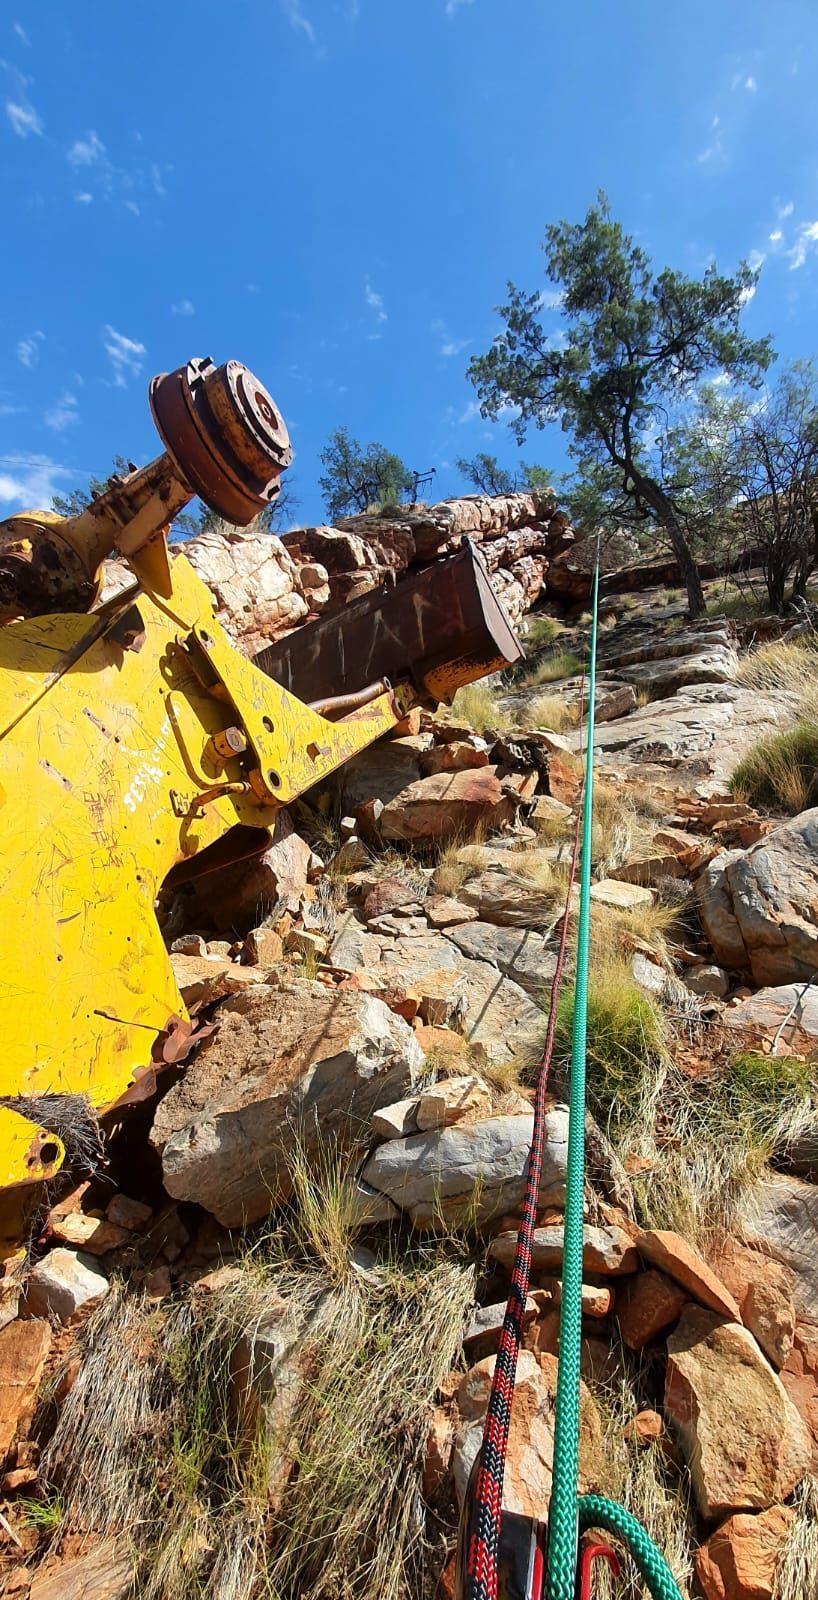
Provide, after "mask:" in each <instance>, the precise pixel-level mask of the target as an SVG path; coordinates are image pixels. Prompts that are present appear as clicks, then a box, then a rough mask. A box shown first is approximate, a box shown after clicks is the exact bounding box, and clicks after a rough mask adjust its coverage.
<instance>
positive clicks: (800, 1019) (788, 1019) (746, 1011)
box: [723, 983, 818, 1055]
mask: <svg viewBox="0 0 818 1600" xmlns="http://www.w3.org/2000/svg"><path fill="white" fill-rule="evenodd" d="M723 1021H724V1024H725V1027H728V1028H735V1029H737V1030H738V1031H739V1032H740V1033H746V1034H747V1035H748V1036H749V1037H750V1039H751V1041H755V1042H756V1043H758V1042H759V1041H760V1040H770V1041H771V1040H773V1039H774V1038H775V1037H776V1035H778V1036H779V1038H780V1039H782V1040H783V1046H782V1045H779V1051H781V1050H782V1049H783V1050H789V1051H792V1052H793V1053H797V1054H799V1055H807V1054H809V1052H810V1051H812V1050H814V1049H815V1045H816V1041H817V1040H818V989H816V988H813V987H812V986H810V985H808V984H806V983H781V984H777V985H776V986H775V987H774V988H770V989H758V990H757V991H756V993H755V994H752V995H750V996H749V998H748V999H747V1000H741V1001H740V1002H739V1004H738V1005H735V1006H730V1008H729V1010H728V1011H725V1013H724V1017H723Z"/></svg>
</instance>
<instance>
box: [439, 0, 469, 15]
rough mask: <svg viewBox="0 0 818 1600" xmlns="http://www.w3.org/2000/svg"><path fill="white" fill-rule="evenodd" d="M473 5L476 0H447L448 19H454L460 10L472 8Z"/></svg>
mask: <svg viewBox="0 0 818 1600" xmlns="http://www.w3.org/2000/svg"><path fill="white" fill-rule="evenodd" d="M473 4H474V0H446V15H447V17H453V16H455V14H456V13H457V12H458V11H459V10H460V7H461V6H470V5H473Z"/></svg>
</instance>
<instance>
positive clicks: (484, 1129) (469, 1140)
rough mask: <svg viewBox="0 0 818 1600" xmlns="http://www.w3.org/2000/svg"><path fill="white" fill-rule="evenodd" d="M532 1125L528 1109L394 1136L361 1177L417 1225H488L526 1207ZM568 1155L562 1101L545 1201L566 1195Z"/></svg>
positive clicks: (550, 1131) (548, 1152)
mask: <svg viewBox="0 0 818 1600" xmlns="http://www.w3.org/2000/svg"><path fill="white" fill-rule="evenodd" d="M533 1127H534V1117H533V1115H532V1114H530V1113H525V1112H523V1113H521V1114H520V1115H518V1116H500V1117H490V1118H485V1119H483V1120H482V1121H479V1122H472V1123H469V1124H468V1125H466V1126H462V1125H460V1126H458V1125H457V1124H455V1125H454V1126H453V1127H449V1128H441V1129H437V1130H435V1131H434V1132H430V1133H417V1134H410V1135H409V1136H408V1137H407V1138H405V1139H389V1140H387V1142H386V1143H385V1144H382V1145H380V1146H379V1147H378V1149H377V1150H375V1151H374V1152H373V1153H372V1155H371V1156H370V1157H369V1160H368V1161H367V1163H366V1166H365V1167H364V1169H363V1173H362V1177H363V1180H364V1182H365V1183H368V1184H371V1186H372V1188H373V1189H377V1190H379V1191H380V1193H381V1194H386V1195H388V1196H389V1199H390V1200H392V1201H393V1202H394V1204H395V1205H397V1206H400V1208H401V1210H402V1211H405V1212H406V1213H407V1214H408V1216H409V1217H410V1218H411V1220H412V1221H413V1222H414V1223H416V1224H417V1225H418V1226H421V1227H435V1226H436V1225H438V1224H442V1223H450V1222H460V1221H474V1222H478V1223H480V1222H485V1221H487V1220H488V1219H489V1218H491V1217H494V1216H499V1215H505V1214H507V1213H508V1212H510V1211H514V1210H516V1208H517V1207H518V1206H519V1205H520V1204H521V1202H522V1199H523V1195H524V1193H525V1180H526V1172H527V1169H528V1153H529V1149H530V1146H531V1135H532V1131H533ZM567 1157H568V1113H567V1111H566V1110H565V1109H564V1108H563V1107H561V1106H558V1107H556V1108H555V1109H554V1110H553V1111H549V1112H548V1114H547V1117H546V1131H545V1150H544V1156H543V1173H542V1180H541V1183H540V1204H541V1205H543V1206H545V1205H553V1204H561V1203H562V1201H563V1200H564V1198H565V1174H566V1164H567Z"/></svg>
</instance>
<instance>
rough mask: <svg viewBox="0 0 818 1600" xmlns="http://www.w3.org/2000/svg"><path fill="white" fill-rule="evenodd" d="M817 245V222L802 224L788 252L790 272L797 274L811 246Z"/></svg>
mask: <svg viewBox="0 0 818 1600" xmlns="http://www.w3.org/2000/svg"><path fill="white" fill-rule="evenodd" d="M815 244H818V222H803V223H802V224H801V227H800V228H799V230H798V238H797V239H796V241H795V244H794V245H793V247H792V249H791V250H788V252H787V254H788V256H789V262H790V272H797V271H798V268H799V267H803V265H804V262H805V261H806V259H807V256H808V255H809V252H810V250H811V249H812V246H813V245H815Z"/></svg>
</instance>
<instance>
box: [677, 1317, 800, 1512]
mask: <svg viewBox="0 0 818 1600" xmlns="http://www.w3.org/2000/svg"><path fill="white" fill-rule="evenodd" d="M665 1411H666V1413H667V1414H668V1416H669V1417H670V1418H671V1420H672V1421H673V1423H674V1424H675V1427H676V1430H677V1433H678V1436H679V1439H680V1442H681V1446H682V1449H683V1451H684V1454H685V1456H686V1458H687V1463H688V1467H689V1469H690V1477H691V1483H692V1486H693V1493H694V1495H695V1497H696V1502H697V1504H698V1507H699V1510H700V1512H701V1514H702V1516H703V1517H705V1518H706V1519H707V1520H708V1521H710V1520H713V1519H714V1518H716V1517H719V1516H726V1515H728V1514H729V1513H730V1512H731V1511H751V1510H763V1509H765V1508H766V1507H768V1506H771V1505H774V1504H775V1503H776V1502H777V1501H780V1500H785V1499H786V1498H787V1496H788V1495H789V1494H791V1493H792V1491H793V1489H794V1488H795V1487H796V1484H798V1483H799V1482H800V1481H801V1479H802V1478H803V1476H804V1474H805V1473H806V1472H808V1471H809V1470H810V1466H811V1463H812V1454H813V1445H812V1438H811V1435H810V1432H809V1429H808V1428H807V1426H806V1424H805V1423H804V1422H803V1420H802V1419H801V1417H800V1416H799V1415H798V1412H797V1411H796V1409H795V1407H794V1405H793V1404H792V1401H791V1400H790V1398H789V1396H788V1394H787V1391H786V1389H785V1388H784V1385H783V1384H782V1382H781V1380H780V1378H779V1377H778V1376H777V1374H776V1373H775V1372H773V1369H772V1367H771V1366H770V1365H769V1363H768V1362H767V1361H766V1360H765V1358H764V1356H763V1355H762V1353H761V1351H760V1349H759V1347H758V1345H757V1344H756V1342H755V1339H754V1338H753V1336H752V1334H751V1333H749V1332H748V1331H747V1329H746V1328H742V1327H741V1326H740V1325H739V1324H738V1323H736V1322H725V1321H723V1320H722V1318H720V1317H718V1316H716V1315H715V1314H714V1313H713V1312H711V1311H703V1310H700V1309H699V1308H698V1307H693V1306H691V1307H689V1308H688V1310H687V1311H685V1312H684V1313H683V1315H682V1318H681V1320H680V1322H679V1324H678V1327H677V1328H676V1329H675V1330H674V1332H673V1333H672V1334H671V1335H670V1338H669V1339H668V1366H667V1376H666V1380H665Z"/></svg>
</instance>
